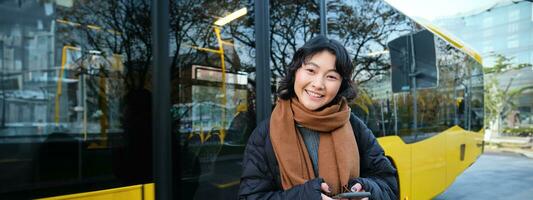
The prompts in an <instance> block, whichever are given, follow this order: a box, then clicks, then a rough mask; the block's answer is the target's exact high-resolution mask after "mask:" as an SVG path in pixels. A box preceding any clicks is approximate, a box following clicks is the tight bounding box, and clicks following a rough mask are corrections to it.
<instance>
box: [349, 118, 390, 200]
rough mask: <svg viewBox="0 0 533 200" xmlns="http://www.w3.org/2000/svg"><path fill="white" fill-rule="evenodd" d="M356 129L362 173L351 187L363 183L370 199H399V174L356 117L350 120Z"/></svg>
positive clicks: (370, 132) (369, 132)
mask: <svg viewBox="0 0 533 200" xmlns="http://www.w3.org/2000/svg"><path fill="white" fill-rule="evenodd" d="M350 121H351V124H352V126H353V127H352V128H353V129H354V132H355V135H356V140H357V145H358V149H359V155H360V158H361V173H360V177H359V178H355V179H352V180H351V181H350V187H351V186H353V185H354V184H355V183H361V184H362V185H363V189H365V191H367V192H370V193H371V195H372V196H371V197H370V199H374V200H379V199H398V182H397V180H396V177H397V172H396V169H395V168H394V167H393V165H392V164H391V162H390V161H389V159H387V157H385V153H384V151H383V148H381V146H380V145H379V143H378V141H377V140H376V137H374V134H372V131H371V130H370V129H368V128H367V127H366V125H365V124H364V123H363V122H362V121H361V120H360V119H359V118H357V117H356V116H355V115H353V114H352V116H351V118H350Z"/></svg>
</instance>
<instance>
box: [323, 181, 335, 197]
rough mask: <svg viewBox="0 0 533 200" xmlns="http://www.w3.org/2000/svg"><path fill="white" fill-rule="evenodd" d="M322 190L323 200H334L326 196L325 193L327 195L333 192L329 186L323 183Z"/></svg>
mask: <svg viewBox="0 0 533 200" xmlns="http://www.w3.org/2000/svg"><path fill="white" fill-rule="evenodd" d="M320 190H322V194H321V196H322V200H333V199H332V198H331V197H328V196H327V195H325V194H324V193H326V194H330V193H331V190H329V185H328V184H327V183H322V184H321V185H320Z"/></svg>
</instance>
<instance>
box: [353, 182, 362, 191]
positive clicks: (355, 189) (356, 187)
mask: <svg viewBox="0 0 533 200" xmlns="http://www.w3.org/2000/svg"><path fill="white" fill-rule="evenodd" d="M351 190H352V192H364V191H365V190H363V185H361V184H360V183H356V184H355V185H353V186H352V188H351Z"/></svg>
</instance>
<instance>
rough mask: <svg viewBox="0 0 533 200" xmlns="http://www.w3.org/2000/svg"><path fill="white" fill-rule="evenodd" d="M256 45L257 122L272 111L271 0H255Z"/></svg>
mask: <svg viewBox="0 0 533 200" xmlns="http://www.w3.org/2000/svg"><path fill="white" fill-rule="evenodd" d="M254 6H255V8H254V9H255V47H256V58H255V66H256V69H255V70H256V75H255V81H256V84H255V91H256V104H255V105H256V122H257V124H259V122H261V121H263V120H265V119H268V118H270V112H271V111H272V100H271V95H272V92H271V86H270V39H269V36H270V31H269V30H270V14H269V1H265V0H255V5H254Z"/></svg>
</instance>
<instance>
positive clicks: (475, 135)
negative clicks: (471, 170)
mask: <svg viewBox="0 0 533 200" xmlns="http://www.w3.org/2000/svg"><path fill="white" fill-rule="evenodd" d="M484 132H485V131H484V130H481V131H479V132H472V131H468V132H466V133H465V143H466V152H465V162H464V169H465V170H466V169H467V168H468V167H470V165H472V164H473V163H474V162H475V161H476V160H477V158H478V157H479V156H480V155H481V154H482V153H483V152H482V151H483V134H484Z"/></svg>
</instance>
